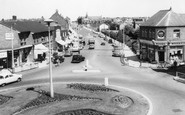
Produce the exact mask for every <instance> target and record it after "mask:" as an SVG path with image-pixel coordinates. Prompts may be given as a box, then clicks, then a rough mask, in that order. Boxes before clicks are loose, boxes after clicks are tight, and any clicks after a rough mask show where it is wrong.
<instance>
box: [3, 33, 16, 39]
mask: <svg viewBox="0 0 185 115" xmlns="http://www.w3.org/2000/svg"><path fill="white" fill-rule="evenodd" d="M5 39H7V40H12V39H14V35H13V33H5Z"/></svg>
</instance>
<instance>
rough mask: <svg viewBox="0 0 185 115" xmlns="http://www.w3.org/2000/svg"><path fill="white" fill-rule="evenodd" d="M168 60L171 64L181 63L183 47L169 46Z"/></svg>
mask: <svg viewBox="0 0 185 115" xmlns="http://www.w3.org/2000/svg"><path fill="white" fill-rule="evenodd" d="M169 59H170V62H171V63H173V62H174V61H175V60H176V61H177V62H179V63H180V62H183V46H171V47H170V53H169Z"/></svg>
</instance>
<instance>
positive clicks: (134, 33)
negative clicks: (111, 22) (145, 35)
mask: <svg viewBox="0 0 185 115" xmlns="http://www.w3.org/2000/svg"><path fill="white" fill-rule="evenodd" d="M139 30H140V28H139V27H138V28H136V29H135V28H134V27H133V25H132V24H127V25H126V26H125V28H124V34H126V35H128V36H129V37H130V38H131V39H137V38H138V37H139Z"/></svg>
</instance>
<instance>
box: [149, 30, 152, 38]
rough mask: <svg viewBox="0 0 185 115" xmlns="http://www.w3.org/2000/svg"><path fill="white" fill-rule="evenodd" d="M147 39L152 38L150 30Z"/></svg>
mask: <svg viewBox="0 0 185 115" xmlns="http://www.w3.org/2000/svg"><path fill="white" fill-rule="evenodd" d="M149 38H150V39H151V38H152V32H151V30H149Z"/></svg>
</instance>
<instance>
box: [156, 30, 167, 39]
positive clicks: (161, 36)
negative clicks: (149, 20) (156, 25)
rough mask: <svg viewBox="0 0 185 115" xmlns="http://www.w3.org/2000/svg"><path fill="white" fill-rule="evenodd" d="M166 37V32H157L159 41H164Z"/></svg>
mask: <svg viewBox="0 0 185 115" xmlns="http://www.w3.org/2000/svg"><path fill="white" fill-rule="evenodd" d="M164 36H165V32H164V30H159V31H158V32H157V38H158V39H164Z"/></svg>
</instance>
